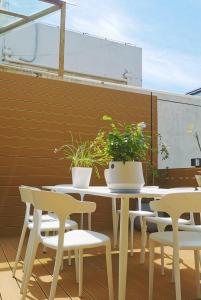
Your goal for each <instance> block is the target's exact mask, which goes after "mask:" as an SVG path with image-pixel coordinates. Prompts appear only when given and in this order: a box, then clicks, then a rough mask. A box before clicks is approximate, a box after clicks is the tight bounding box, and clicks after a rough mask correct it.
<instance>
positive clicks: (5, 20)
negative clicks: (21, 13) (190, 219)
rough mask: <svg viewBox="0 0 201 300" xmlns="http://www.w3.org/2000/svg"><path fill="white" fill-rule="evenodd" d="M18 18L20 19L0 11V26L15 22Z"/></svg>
mask: <svg viewBox="0 0 201 300" xmlns="http://www.w3.org/2000/svg"><path fill="white" fill-rule="evenodd" d="M18 20H21V19H20V18H16V17H12V16H7V15H4V14H1V13H0V27H5V26H7V25H9V24H11V23H15V22H17V21H18Z"/></svg>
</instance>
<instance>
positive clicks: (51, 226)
mask: <svg viewBox="0 0 201 300" xmlns="http://www.w3.org/2000/svg"><path fill="white" fill-rule="evenodd" d="M22 187H23V186H22ZM24 187H25V186H24ZM27 188H28V187H27ZM32 189H35V190H39V189H37V188H32ZM20 194H21V201H22V202H24V203H25V205H26V210H25V216H24V224H23V227H22V233H21V236H20V241H19V245H18V249H17V255H16V259H15V264H14V267H13V277H15V273H16V269H17V265H18V262H19V259H20V254H21V251H22V246H23V243H24V238H25V234H26V231H27V229H29V230H31V229H32V228H33V215H30V209H31V204H32V198H31V197H30V193H27V194H25V193H23V194H22V193H21V188H20ZM41 221H42V222H41V228H40V230H41V232H44V233H45V234H46V235H47V234H48V233H49V232H51V231H53V232H54V231H56V232H57V231H58V229H59V221H58V219H57V218H56V216H54V215H53V214H43V215H42V217H41ZM77 228H78V225H77V223H76V222H75V221H72V220H66V222H65V229H66V230H67V231H68V230H72V229H77Z"/></svg>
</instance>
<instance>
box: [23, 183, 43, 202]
mask: <svg viewBox="0 0 201 300" xmlns="http://www.w3.org/2000/svg"><path fill="white" fill-rule="evenodd" d="M33 190H36V191H40V189H38V188H36V187H31V186H26V185H21V186H19V191H20V196H21V200H22V202H24V203H30V204H33V196H32V192H31V191H33Z"/></svg>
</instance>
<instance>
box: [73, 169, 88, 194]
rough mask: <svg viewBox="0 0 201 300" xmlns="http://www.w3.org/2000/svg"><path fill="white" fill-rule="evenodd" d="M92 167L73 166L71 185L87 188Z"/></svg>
mask: <svg viewBox="0 0 201 300" xmlns="http://www.w3.org/2000/svg"><path fill="white" fill-rule="evenodd" d="M91 173H92V168H84V167H74V168H72V181H73V187H75V188H80V189H87V188H88V187H89V183H90V179H91Z"/></svg>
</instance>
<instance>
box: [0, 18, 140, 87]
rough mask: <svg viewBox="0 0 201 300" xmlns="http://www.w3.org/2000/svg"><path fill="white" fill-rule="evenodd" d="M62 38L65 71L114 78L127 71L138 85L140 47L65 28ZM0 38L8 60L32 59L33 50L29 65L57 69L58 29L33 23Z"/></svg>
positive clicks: (117, 78)
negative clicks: (2, 39)
mask: <svg viewBox="0 0 201 300" xmlns="http://www.w3.org/2000/svg"><path fill="white" fill-rule="evenodd" d="M37 26H38V27H37ZM36 35H37V36H36ZM65 37H66V50H65V70H67V71H70V72H75V73H83V74H88V75H93V76H98V77H109V78H112V79H114V80H115V79H116V80H122V79H124V77H123V73H124V72H125V71H126V70H127V71H128V72H127V74H126V76H127V77H128V81H129V84H131V85H135V86H142V49H141V48H138V47H135V46H131V45H127V44H122V43H117V42H113V41H109V40H107V39H100V38H96V37H93V36H90V35H87V34H80V33H77V32H72V31H66V36H65ZM3 38H4V39H5V45H6V47H7V48H10V49H11V58H12V59H13V58H16V59H18V58H19V57H21V58H24V59H32V58H33V56H34V50H36V59H35V60H34V61H33V62H32V64H34V65H41V66H46V67H50V68H58V45H59V28H57V27H52V26H49V25H46V24H41V23H38V24H34V23H33V24H30V25H27V26H26V27H23V28H18V29H16V30H14V31H12V32H10V33H8V34H7V35H5V36H4V37H3ZM36 44H38V47H37V49H36V48H35V47H36ZM0 52H1V51H0ZM0 58H1V57H0Z"/></svg>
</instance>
